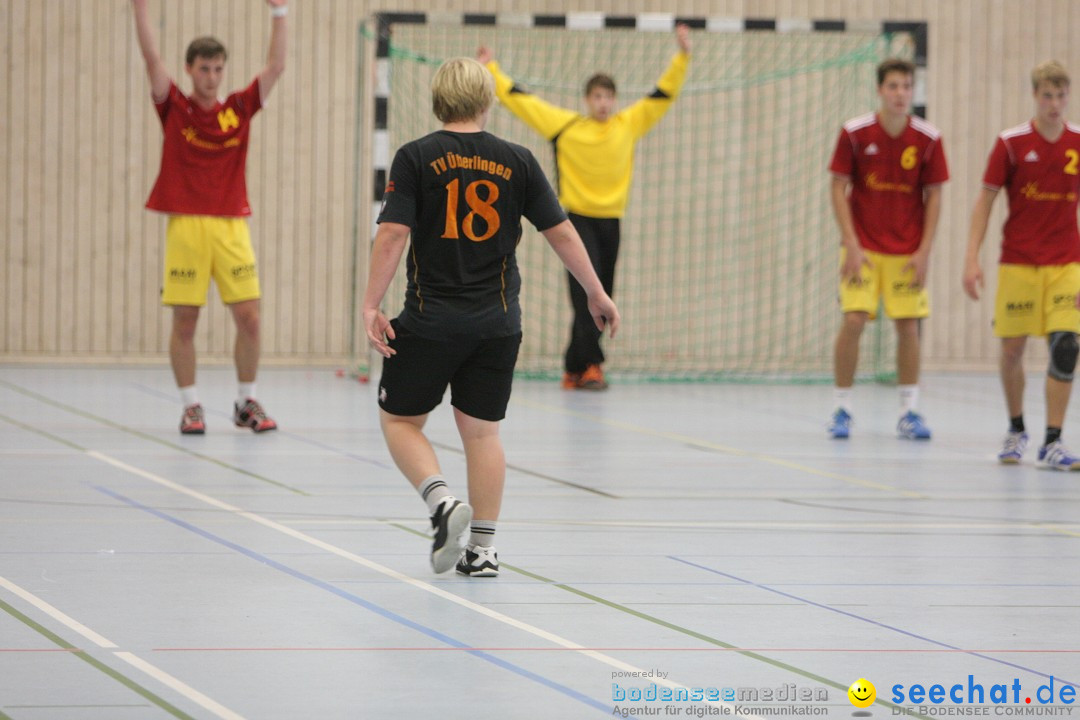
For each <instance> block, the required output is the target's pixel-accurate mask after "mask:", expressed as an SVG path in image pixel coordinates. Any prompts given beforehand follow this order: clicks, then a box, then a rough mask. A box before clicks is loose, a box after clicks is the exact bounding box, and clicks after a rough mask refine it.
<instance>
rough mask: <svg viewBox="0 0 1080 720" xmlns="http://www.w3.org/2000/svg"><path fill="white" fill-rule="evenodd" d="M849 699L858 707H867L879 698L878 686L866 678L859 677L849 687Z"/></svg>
mask: <svg viewBox="0 0 1080 720" xmlns="http://www.w3.org/2000/svg"><path fill="white" fill-rule="evenodd" d="M847 697H848V700H850V701H851V704H852V705H854V706H855V707H857V708H866V707H870V706H871V705H873V704H874V701H875V700H877V688H875V687H874V683H872V682H870V681H869V680H867V679H866V678H859V679H858V680H856V681H855V682H853V683H851V687H849V688H848V689H847Z"/></svg>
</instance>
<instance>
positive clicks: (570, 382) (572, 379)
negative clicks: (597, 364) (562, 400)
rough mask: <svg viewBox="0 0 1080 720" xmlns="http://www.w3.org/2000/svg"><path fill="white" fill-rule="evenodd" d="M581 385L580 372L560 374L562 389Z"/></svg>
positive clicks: (576, 387)
mask: <svg viewBox="0 0 1080 720" xmlns="http://www.w3.org/2000/svg"><path fill="white" fill-rule="evenodd" d="M580 387H581V373H572V372H566V373H563V376H562V388H563V390H577V389H578V388H580Z"/></svg>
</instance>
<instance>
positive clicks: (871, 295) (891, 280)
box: [840, 250, 930, 320]
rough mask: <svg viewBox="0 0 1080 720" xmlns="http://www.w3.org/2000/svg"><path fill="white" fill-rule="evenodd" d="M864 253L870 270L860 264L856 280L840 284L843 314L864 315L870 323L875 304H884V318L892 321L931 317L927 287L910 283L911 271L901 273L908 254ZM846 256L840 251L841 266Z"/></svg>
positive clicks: (874, 316)
mask: <svg viewBox="0 0 1080 720" xmlns="http://www.w3.org/2000/svg"><path fill="white" fill-rule="evenodd" d="M863 252H864V253H865V254H866V258H867V259H868V260H869V261H870V267H867V266H866V265H863V266H862V270H861V271H860V273H859V277H857V278H852V279H850V280H841V281H840V308H841V309H842V310H843V311H844V312H846V313H849V312H865V313H868V314H869V315H870V319H871V320H873V319H874V318H876V317H877V310H878V304H879V303H881V302H884V304H885V315H886V316H888V317H890V318H892V319H894V320H900V319H905V318H924V317H927V316H928V315H929V314H930V296H929V295H928V294H927V292H926V288H925V287H916V286H915V285H913V284H912V281H914V280H915V272H914V271H913V270H911V269H908V270H907V271H904V270H903V268H904V266H905V265H906V264H907V263H908V261H909V260H910V259H911V256H910V255H885V254H883V253H876V252H872V251H870V250H863ZM846 254H847V253H846V252H845V251H844V250H841V251H840V263H841V266H842V265H843V262H844V257H845V255H846Z"/></svg>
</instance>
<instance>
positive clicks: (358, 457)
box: [128, 382, 394, 470]
mask: <svg viewBox="0 0 1080 720" xmlns="http://www.w3.org/2000/svg"><path fill="white" fill-rule="evenodd" d="M128 384H129V385H131V386H132V387H134V388H135V389H137V390H140V391H142V392H144V393H146V394H147V395H153V396H154V397H157V398H161V399H163V400H164V399H170V400H171V399H174V398H173V396H172V395H168V394H166V393H163V392H161V391H160V390H155V389H154V388H151V387H147V386H146V385H143V384H141V383H137V382H131V383H128ZM204 412H206V414H207V415H213V416H214V417H222V418H226V419H227V420H228V421H229V423H232V415H230V414H229V413H226V412H221V411H220V410H206V409H205V408H204ZM274 432H276V433H277V434H278V435H283V436H285V437H287V438H289V439H290V440H296V441H297V442H301V443H304V444H306V445H311V446H312V447H317V448H319V449H320V450H326V451H328V452H332V453H335V454H337V455H342V456H344V457H347V458H349V459H350V460H356V461H358V462H362V463H367V464H368V465H374V466H375V467H377V468H380V469H382V470H393V469H394V468H392V467H391V466H389V465H387V464H386V463H384V462H381V461H379V460H375V459H374V458H369V457H364V456H363V455H357V454H356V453H351V452H349V451H347V450H342V449H341V448H337V447H334V446H333V445H327V444H325V443H321V442H319V441H318V440H312V439H311V438H309V437H306V436H304V435H298V434H296V433H293V432H289V431H288V430H282V429H281V428H278V429H277V430H275V431H274Z"/></svg>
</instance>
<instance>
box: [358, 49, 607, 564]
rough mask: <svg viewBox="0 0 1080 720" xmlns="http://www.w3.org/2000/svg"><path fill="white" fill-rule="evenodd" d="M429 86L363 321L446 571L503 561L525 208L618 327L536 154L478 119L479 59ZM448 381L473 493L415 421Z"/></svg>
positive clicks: (400, 165) (482, 107)
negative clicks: (464, 496) (422, 127)
mask: <svg viewBox="0 0 1080 720" xmlns="http://www.w3.org/2000/svg"><path fill="white" fill-rule="evenodd" d="M431 93H432V109H433V111H434V113H435V117H436V118H438V119H439V121H440V122H442V124H443V127H442V129H441V130H439V131H437V132H434V133H432V134H430V135H427V136H425V137H422V138H419V139H417V140H414V141H412V142H410V143H407V144H406V145H404V146H402V147H401V149H399V150H398V152H397V154H396V155H395V157H394V162H393V164H392V165H391V168H390V177H389V180H388V182H387V186H386V191H385V194H384V200H383V207H382V211H381V213H380V214H379V218H378V222H379V229H378V232H377V233H376V234H375V243H374V247H373V248H372V254H371V263H370V271H369V274H368V284H367V289H366V291H365V293H364V301H363V316H364V325H365V328H366V331H367V336H368V341H369V342H370V343H371V345H372V347H373V348H375V350H376V351H378V352H379V353H380V354H381V355H382V356H383V357H384V360H383V372H382V377H381V378H380V380H379V408H380V412H379V415H380V421H381V425H382V430H383V435H384V436H385V438H386V444H387V447H388V448H389V449H390V454H391V455H392V456H393V458H394V462H395V463H396V464H397V466H398V468H399V469H400V470H401V472H402V473H403V474H404V475H405V477H406V478H407V479H408V480H409V482H410V483H412V485H413V486H414V487H415V488H416V489H417V491H418V492H419V493H420V496H421V497H422V498H423V499H424V501H425V502H426V503H427V506H428V511H429V513H430V514H431V524H432V529H433V531H434V534H435V539H434V542H433V544H432V550H431V564H432V567H433V568H434V570H435V572H438V573H441V572H445V571H447V570H449V569H450V568H451V567H454V566H455V564H456V566H457V572H459V573H460V574H462V575H468V576H473V577H491V576H495V575H498V572H499V562H498V556H497V554H496V552H495V548H494V544H493V542H494V535H495V524H496V521H497V520H498V517H499V510H500V506H501V504H502V493H503V484H504V480H505V477H506V459H505V455H504V453H503V447H502V441H501V439H500V438H499V421H501V420H502V419H503V417H505V415H506V407H507V404H508V403H509V400H510V388H511V384H512V381H513V374H514V365H515V363H516V362H517V354H518V347H519V346H520V344H521V307H520V305H519V303H518V294H519V292H520V289H521V276H520V274H519V273H518V267H517V260H516V257H515V254H514V253H515V249H516V247H517V244H518V242H519V241H520V239H521V219H522V217H524V218H525V219H527V220H528V221H529V222H531V223H532V224H533V225H534V226H535V227H536V229H537V230H539V231H540V232H541V233H542V234H543V235H544V238H545V239H546V240H547V242H548V243H549V244H550V245H551V247H552V249H553V250H554V251H555V253H556V254H557V255H558V256H559V259H561V260H562V262H563V264H564V265H565V266H566V268H567V269H568V270H569V271H570V273H571V274H572V275H573V276H574V277H575V278H576V279H577V281H578V282H580V283H581V285H582V287H583V288H585V290H586V293H587V295H588V306H589V312H590V314H591V315H592V317H593V320H594V321H595V322H596V325H597V327H598V328H600V329H603V328H604V327H608V328H610V332H611V334H612V335H613V336H614V334H615V331H616V330H617V329H618V326H619V311H618V309H617V308H616V307H615V303H614V302H613V301H612V300H611V298H610V297H609V296H608V294H607V293H606V292H605V291H604V289H603V286H602V285H601V283H600V280H599V278H598V277H597V275H596V272H595V271H594V270H593V267H592V263H591V262H590V261H589V256H588V253H587V252H586V250H585V247H584V245H583V244H582V241H581V238H580V237H579V236H578V234H577V231H576V230H574V227H573V225H571V224H570V221H569V220H568V219H567V217H566V213H565V212H563V210H562V208H561V207H560V206H559V203H558V200H557V198H556V197H555V193H554V191H553V190H552V189H551V186H550V185H549V184H548V181H547V179H546V178H545V177H544V173H543V171H542V170H541V169H540V166H539V164H538V163H537V162H536V158H534V157H533V155H532V153H531V152H529V150H527V149H525V148H524V147H521V146H520V145H514V144H512V143H508V142H505V141H503V140H501V139H499V138H497V137H495V136H494V135H491V134H489V133H487V132H484V125H485V124H486V122H487V119H488V113H489V112H490V110H491V105H492V103H493V102H494V99H495V85H494V79H493V77H492V76H491V74H490V73H489V72H488V70H487V69H486V68H484V66H483V65H481V64H480V63H478V62H477V61H475V60H473V59H471V58H455V59H453V60H448V61H447V62H445V63H443V65H442V66H441V67H440V68H439V69H438V71H436V73H435V76H434V78H433V79H432V83H431ZM410 235H411V242H409V241H410ZM406 249H407V250H408V255H407V256H406V271H407V273H408V287H407V290H406V297H405V306H404V308H403V309H402V311H401V314H400V315H398V316H397V317H396V318H394V319H393V320H389V319H387V317H386V316H385V315H384V314H383V313H382V312H381V311H380V310H379V305H380V304H381V303H382V300H383V297H384V295H385V294H386V290H387V288H388V287H389V285H390V282H391V280H392V279H393V277H394V273H395V271H396V270H397V267H398V262H399V260H400V259H401V255H402V253H403V252H405V251H406ZM447 386H449V387H450V403H451V405H453V407H454V419H455V421H456V422H457V427H458V432H459V433H460V434H461V440H462V443H463V445H464V449H465V458H466V467H467V474H468V478H467V480H468V499H469V502H468V503H465V502H462V501H461V500H458V499H457V498H456V497H455V496H454V495H453V494H452V493H451V492H450V488H449V487H448V486H447V483H446V480H445V479H444V478H443V476H442V473H441V470H440V468H439V463H438V460H437V458H436V457H435V452H434V450H433V449H432V446H431V443H430V442H428V440H427V438H426V437H425V435H424V433H423V428H424V423H425V421H426V420H427V416H428V413H430V412H431V411H432V410H434V409H435V407H436V406H438V405H439V403H440V402H442V398H443V394H444V393H445V391H446V388H447ZM466 531H469V534H468V538H467V542H466V541H465V533H466Z"/></svg>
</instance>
